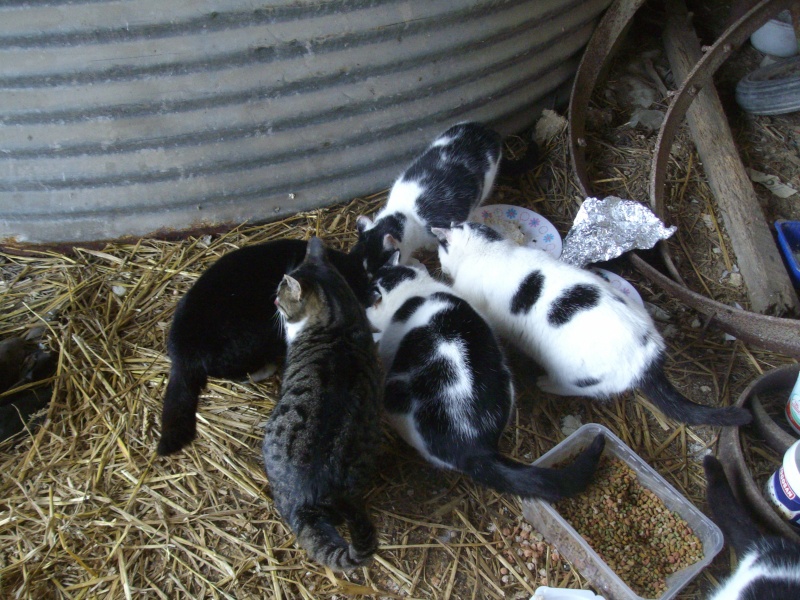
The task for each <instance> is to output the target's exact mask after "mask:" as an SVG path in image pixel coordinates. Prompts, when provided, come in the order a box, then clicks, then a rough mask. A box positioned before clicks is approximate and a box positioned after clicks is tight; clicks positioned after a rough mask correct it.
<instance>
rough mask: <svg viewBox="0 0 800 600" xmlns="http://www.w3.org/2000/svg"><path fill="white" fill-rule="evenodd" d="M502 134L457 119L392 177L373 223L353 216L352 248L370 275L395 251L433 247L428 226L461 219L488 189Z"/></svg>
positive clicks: (406, 253) (405, 254)
mask: <svg viewBox="0 0 800 600" xmlns="http://www.w3.org/2000/svg"><path fill="white" fill-rule="evenodd" d="M501 155H502V139H501V137H500V134H498V133H497V132H495V131H493V130H491V129H489V128H487V127H485V126H484V125H481V124H480V123H459V124H458V125H454V126H453V127H450V128H449V129H448V130H447V131H445V132H444V133H443V134H441V135H440V136H439V137H437V138H436V139H435V140H434V141H433V143H432V144H431V145H430V146H428V148H427V149H426V150H425V151H424V152H423V153H422V154H421V155H420V156H418V157H417V158H416V159H415V160H414V162H412V163H411V165H409V167H408V168H407V169H406V170H405V171H404V172H403V174H402V175H400V177H399V178H398V179H397V181H395V183H394V185H393V186H392V189H391V191H390V192H389V198H388V200H387V201H386V206H384V207H383V208H382V209H381V210H380V212H378V214H377V216H376V218H375V222H373V221H372V220H370V219H369V217H366V216H363V215H362V216H360V217H358V220H357V222H356V226H357V228H358V243H357V244H356V249H357V250H358V251H360V252H363V253H364V258H365V262H364V266H365V267H366V269H367V271H368V272H369V273H370V274H373V273H374V272H375V271H376V270H377V269H378V268H379V267H381V266H383V264H384V263H385V262H386V261H387V260H388V259H389V257H390V256H391V255H392V253H393V252H394V251H395V250H400V260H401V262H402V263H406V262H408V260H409V259H410V258H411V257H412V255H413V253H414V252H415V251H416V250H418V249H420V248H429V249H431V250H433V249H435V247H436V238H435V237H433V236H432V235H431V232H430V228H431V227H447V226H449V225H450V223H452V222H461V221H465V220H466V219H467V217H468V216H469V214H470V212H471V211H472V209H473V208H475V207H476V206H478V205H480V204H481V203H482V202H483V201H484V200H485V199H486V198H487V197H488V196H489V194H490V193H491V190H492V185H493V184H494V179H495V176H496V175H497V169H498V165H499V164H500V158H501Z"/></svg>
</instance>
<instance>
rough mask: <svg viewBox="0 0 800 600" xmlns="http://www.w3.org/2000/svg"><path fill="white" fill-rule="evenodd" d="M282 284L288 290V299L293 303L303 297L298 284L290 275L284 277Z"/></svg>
mask: <svg viewBox="0 0 800 600" xmlns="http://www.w3.org/2000/svg"><path fill="white" fill-rule="evenodd" d="M283 283H284V284H285V285H286V288H287V289H288V290H289V298H290V299H291V300H294V301H295V302H297V301H298V300H300V297H301V296H302V295H303V289H302V288H301V287H300V282H299V281H297V279H295V278H294V277H292V276H291V275H284V276H283Z"/></svg>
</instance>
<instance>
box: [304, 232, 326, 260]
mask: <svg viewBox="0 0 800 600" xmlns="http://www.w3.org/2000/svg"><path fill="white" fill-rule="evenodd" d="M306 258H311V259H316V260H322V259H324V258H325V244H323V243H322V240H321V239H319V238H318V237H317V236H314V237H312V238H311V239H310V240H308V246H307V247H306Z"/></svg>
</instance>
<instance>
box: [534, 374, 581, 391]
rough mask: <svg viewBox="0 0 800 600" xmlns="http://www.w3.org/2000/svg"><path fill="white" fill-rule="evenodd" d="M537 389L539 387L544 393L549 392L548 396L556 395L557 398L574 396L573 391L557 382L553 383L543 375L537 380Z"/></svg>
mask: <svg viewBox="0 0 800 600" xmlns="http://www.w3.org/2000/svg"><path fill="white" fill-rule="evenodd" d="M536 387H538V388H539V389H540V390H542V391H543V392H547V393H548V394H554V395H556V396H572V395H574V393H573V392H572V390H569V389H567V388H565V387H564V386H563V385H561V384H560V383H558V382H557V381H553V380H552V379H551V378H550V377H548V376H546V375H542V376H541V377H537V378H536Z"/></svg>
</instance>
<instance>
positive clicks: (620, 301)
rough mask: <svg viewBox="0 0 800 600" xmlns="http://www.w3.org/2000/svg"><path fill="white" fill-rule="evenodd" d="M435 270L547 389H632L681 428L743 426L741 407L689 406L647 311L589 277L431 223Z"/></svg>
mask: <svg viewBox="0 0 800 600" xmlns="http://www.w3.org/2000/svg"><path fill="white" fill-rule="evenodd" d="M432 231H433V233H434V235H436V236H437V238H438V239H439V261H440V263H441V266H442V271H443V272H444V273H445V274H446V275H448V276H449V277H451V278H452V280H453V289H454V290H455V291H456V292H457V293H459V294H460V295H461V296H463V297H464V298H466V299H467V300H468V301H469V302H471V303H472V305H473V306H475V307H476V308H477V309H478V310H479V311H480V312H481V313H482V314H483V315H484V316H485V317H486V319H487V320H488V321H489V323H490V324H491V325H492V327H493V328H494V329H495V331H497V332H498V334H499V335H500V336H501V337H503V338H506V339H508V340H509V341H510V342H511V343H513V344H514V345H516V346H517V347H519V349H520V350H522V351H523V352H525V353H526V354H527V355H529V356H530V357H532V358H533V359H534V360H536V361H537V362H538V363H539V364H540V365H541V366H542V367H543V368H544V369H545V371H546V372H547V375H546V376H542V377H540V378H539V379H538V381H537V385H538V386H539V388H541V389H542V390H544V391H546V392H549V393H551V394H559V395H570V396H588V397H592V398H599V399H605V398H608V397H610V396H612V395H613V394H617V393H620V392H624V391H626V390H630V389H633V388H639V389H641V390H642V392H643V393H644V394H645V396H647V397H648V398H649V399H650V400H651V401H653V402H654V403H655V405H656V406H657V407H658V408H659V409H660V410H661V411H663V412H664V414H665V415H667V416H669V417H671V418H673V419H676V420H678V421H681V422H683V423H688V424H708V425H721V426H726V425H743V424H745V423H748V422H749V421H750V420H751V415H750V413H749V411H747V410H745V409H742V408H737V407H725V408H716V407H710V406H703V405H699V404H695V403H693V402H691V401H689V400H688V399H687V398H685V397H684V396H683V395H681V394H680V392H678V391H677V390H676V389H675V388H674V387H673V386H672V384H671V383H670V382H669V381H668V380H667V378H666V376H665V375H664V371H663V365H664V360H665V352H664V348H665V343H664V340H663V338H662V337H661V335H660V334H659V333H658V330H657V329H656V327H655V324H654V323H653V320H652V319H651V318H650V315H649V314H648V313H647V311H646V310H645V309H644V308H643V307H641V306H639V305H638V304H636V303H634V302H631V301H629V300H628V299H626V298H625V297H624V296H623V295H622V294H619V293H617V292H616V290H614V288H613V287H611V286H610V285H609V284H608V283H607V282H606V281H605V280H603V279H602V278H601V277H599V276H598V275H595V274H594V273H592V272H590V271H587V270H584V269H580V268H577V267H574V266H572V265H569V264H566V263H563V262H561V261H559V260H557V259H555V258H553V257H552V256H550V255H549V254H547V253H546V252H544V251H543V250H539V249H537V248H533V247H530V246H520V245H518V244H516V243H514V242H513V241H510V240H507V239H505V238H503V237H502V236H501V235H500V234H499V233H497V232H496V231H494V230H493V229H491V228H489V227H487V226H486V225H481V224H476V223H463V224H461V225H455V226H453V227H451V228H434V229H433V230H432Z"/></svg>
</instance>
